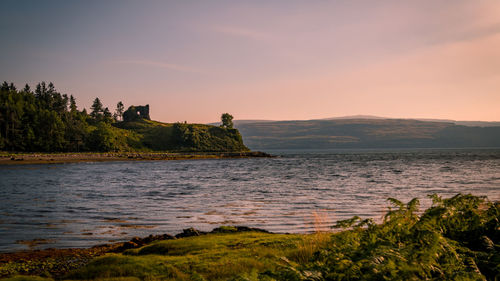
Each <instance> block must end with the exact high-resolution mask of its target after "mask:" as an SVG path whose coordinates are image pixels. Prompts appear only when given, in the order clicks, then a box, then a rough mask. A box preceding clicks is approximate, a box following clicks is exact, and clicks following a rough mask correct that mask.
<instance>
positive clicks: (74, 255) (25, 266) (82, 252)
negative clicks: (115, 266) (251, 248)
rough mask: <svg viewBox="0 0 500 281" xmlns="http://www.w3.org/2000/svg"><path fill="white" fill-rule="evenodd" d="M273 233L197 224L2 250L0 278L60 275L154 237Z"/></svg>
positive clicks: (151, 239) (244, 227)
mask: <svg viewBox="0 0 500 281" xmlns="http://www.w3.org/2000/svg"><path fill="white" fill-rule="evenodd" d="M249 231H253V232H263V233H271V232H269V231H267V230H264V229H260V228H252V227H246V226H221V227H217V228H214V229H213V230H212V231H209V232H206V231H200V230H197V229H194V228H187V229H184V230H183V231H182V232H181V233H178V234H176V235H170V234H159V235H149V236H147V237H142V238H141V237H134V238H132V239H131V240H130V241H127V242H118V243H113V244H102V245H96V246H94V247H91V248H67V249H55V248H50V249H44V250H27V251H19V252H12V253H0V278H3V277H7V276H9V275H11V274H13V273H15V272H16V273H22V274H23V275H43V274H46V273H48V274H50V276H52V277H53V278H56V279H58V278H61V277H63V276H64V275H65V274H67V273H68V272H69V271H72V270H75V269H78V268H80V267H83V266H85V265H86V264H88V263H89V262H90V261H91V260H92V259H94V258H96V257H99V256H102V255H104V254H107V253H122V252H124V251H126V250H128V249H134V248H139V247H142V246H144V245H147V244H149V243H152V242H154V241H161V240H171V239H182V238H186V237H192V236H200V235H206V234H213V233H239V232H249Z"/></svg>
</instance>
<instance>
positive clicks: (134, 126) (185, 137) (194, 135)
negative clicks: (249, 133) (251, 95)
mask: <svg viewBox="0 0 500 281" xmlns="http://www.w3.org/2000/svg"><path fill="white" fill-rule="evenodd" d="M183 125H184V126H185V127H186V130H187V132H186V134H179V132H178V131H176V130H175V128H174V127H175V126H174V124H172V123H162V122H158V121H151V120H139V121H134V122H119V123H116V124H114V126H115V127H116V128H119V129H121V131H123V132H132V133H134V134H136V135H137V136H138V140H137V141H135V140H133V141H132V142H131V145H130V146H131V147H132V148H133V149H136V150H150V151H248V148H247V147H246V146H245V145H244V144H243V140H242V138H241V135H240V134H239V132H238V131H237V130H233V129H224V128H220V127H216V126H211V125H204V124H183Z"/></svg>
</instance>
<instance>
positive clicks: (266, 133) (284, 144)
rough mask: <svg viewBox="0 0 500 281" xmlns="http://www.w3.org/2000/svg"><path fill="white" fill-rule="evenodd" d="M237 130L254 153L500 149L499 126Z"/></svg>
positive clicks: (359, 122)
mask: <svg viewBox="0 0 500 281" xmlns="http://www.w3.org/2000/svg"><path fill="white" fill-rule="evenodd" d="M234 124H235V127H236V128H238V130H239V131H240V132H241V134H242V136H243V138H244V139H245V143H246V144H247V145H248V147H250V148H251V149H330V148H463V147H500V126H489V127H488V126H484V127H480V126H471V125H470V124H474V123H467V124H469V126H464V125H458V124H456V123H454V122H439V121H422V120H414V119H384V118H361V117H357V118H347V117H346V118H334V119H320V120H302V121H300V120H299V121H268V120H266V121H254V122H252V121H243V122H241V121H238V120H236V121H235V122H234ZM490 125H491V124H490Z"/></svg>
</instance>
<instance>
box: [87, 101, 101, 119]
mask: <svg viewBox="0 0 500 281" xmlns="http://www.w3.org/2000/svg"><path fill="white" fill-rule="evenodd" d="M90 109H92V111H91V112H90V116H91V117H92V118H94V119H95V120H98V119H101V117H102V114H103V112H104V108H103V107H102V102H101V100H100V99H99V98H95V100H94V103H93V104H92V106H91V107H90Z"/></svg>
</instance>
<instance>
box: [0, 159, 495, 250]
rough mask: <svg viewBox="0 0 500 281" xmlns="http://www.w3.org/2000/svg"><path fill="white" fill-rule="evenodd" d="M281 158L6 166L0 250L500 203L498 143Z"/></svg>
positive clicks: (291, 226)
mask: <svg viewBox="0 0 500 281" xmlns="http://www.w3.org/2000/svg"><path fill="white" fill-rule="evenodd" d="M276 153H278V154H281V155H282V156H281V157H279V158H269V159H262V158H259V159H227V160H194V161H192V160H191V161H148V162H104V163H103V162H101V163H75V164H53V165H29V166H15V167H0V251H4V252H5V251H12V250H18V249H26V248H27V246H26V245H30V243H34V244H36V242H37V241H41V242H40V243H39V244H36V245H34V246H33V247H39V248H40V247H41V248H44V247H85V246H92V245H95V244H98V243H107V242H110V241H111V242H112V241H123V240H126V239H130V238H131V237H133V236H146V235H149V234H152V233H153V234H160V233H171V234H175V233H178V232H180V231H181V230H182V229H183V228H187V227H195V228H199V229H202V230H210V229H212V228H214V227H216V226H219V225H223V224H224V225H246V226H252V227H260V228H265V229H267V230H270V231H276V232H309V231H313V230H314V225H313V221H314V220H315V218H314V212H316V214H317V213H318V212H320V213H321V216H322V220H321V221H323V222H324V224H325V225H332V224H333V223H334V222H335V221H336V220H339V219H346V218H350V217H351V216H353V215H358V216H361V217H371V218H374V219H375V220H380V218H381V216H382V214H383V213H384V212H385V209H386V207H387V201H386V199H387V198H388V197H395V198H398V199H400V200H403V201H407V200H410V199H411V198H413V197H419V198H421V199H423V200H422V205H423V207H428V206H429V200H428V199H426V195H428V194H432V193H439V194H441V195H443V196H445V197H447V196H452V195H455V194H456V193H458V192H461V193H473V194H476V195H486V196H488V197H489V198H490V199H491V200H499V199H500V150H422V151H327V152H325V151H322V152H314V151H309V152H306V153H297V152H290V151H288V152H276ZM35 239H38V240H35ZM16 241H17V242H16ZM30 241H31V242H30Z"/></svg>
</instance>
